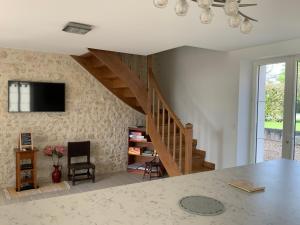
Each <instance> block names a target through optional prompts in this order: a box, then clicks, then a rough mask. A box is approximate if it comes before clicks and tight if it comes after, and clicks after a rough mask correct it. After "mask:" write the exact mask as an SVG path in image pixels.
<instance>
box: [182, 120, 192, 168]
mask: <svg viewBox="0 0 300 225" xmlns="http://www.w3.org/2000/svg"><path fill="white" fill-rule="evenodd" d="M184 133H185V163H184V173H185V174H189V173H191V172H192V157H193V124H190V123H188V124H186V125H185V132H184Z"/></svg>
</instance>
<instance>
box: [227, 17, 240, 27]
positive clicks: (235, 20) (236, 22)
mask: <svg viewBox="0 0 300 225" xmlns="http://www.w3.org/2000/svg"><path fill="white" fill-rule="evenodd" d="M241 22H242V19H241V17H240V15H235V16H230V17H229V19H228V23H229V26H230V27H232V28H236V27H239V26H240V25H241Z"/></svg>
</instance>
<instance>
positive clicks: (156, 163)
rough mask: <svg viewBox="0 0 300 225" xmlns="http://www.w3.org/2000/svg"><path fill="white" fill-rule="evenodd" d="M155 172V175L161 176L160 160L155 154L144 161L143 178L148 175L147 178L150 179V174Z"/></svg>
mask: <svg viewBox="0 0 300 225" xmlns="http://www.w3.org/2000/svg"><path fill="white" fill-rule="evenodd" d="M154 173H155V174H156V176H155V177H161V176H162V171H161V161H160V159H159V157H158V155H157V154H156V155H155V156H154V158H153V159H152V160H151V161H149V162H145V170H144V175H143V179H144V178H145V176H146V175H149V179H150V180H151V179H152V174H154Z"/></svg>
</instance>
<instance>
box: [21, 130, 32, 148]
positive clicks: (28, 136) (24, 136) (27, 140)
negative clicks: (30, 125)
mask: <svg viewBox="0 0 300 225" xmlns="http://www.w3.org/2000/svg"><path fill="white" fill-rule="evenodd" d="M19 149H20V150H22V151H28V150H33V142H32V133H30V132H24V133H20V138H19Z"/></svg>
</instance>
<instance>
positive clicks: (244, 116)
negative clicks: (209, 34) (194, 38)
mask: <svg viewBox="0 0 300 225" xmlns="http://www.w3.org/2000/svg"><path fill="white" fill-rule="evenodd" d="M298 53H300V39H297V40H291V41H285V42H280V43H275V44H270V45H263V46H258V47H253V48H248V49H241V50H237V51H231V52H218V51H211V50H205V49H199V48H192V47H181V48H177V49H173V50H170V51H166V52H162V53H159V54H156V55H155V73H156V76H157V79H158V81H159V83H160V85H161V89H162V91H163V92H164V95H165V97H166V98H167V100H168V101H169V102H170V105H171V107H172V108H173V109H174V111H175V112H176V113H177V114H178V116H179V118H181V119H182V121H183V122H184V123H186V122H191V123H192V124H193V125H194V137H195V138H197V139H198V147H199V148H202V149H204V150H206V151H207V153H208V154H207V160H209V161H213V162H215V163H216V164H217V168H225V167H231V166H236V165H244V164H247V163H249V162H250V146H251V141H250V137H251V129H253V125H252V124H253V121H251V118H252V109H253V101H254V100H253V99H252V96H253V91H254V90H253V87H254V86H253V82H254V81H253V79H254V76H253V74H254V73H253V62H254V61H255V60H259V59H263V58H271V57H277V56H283V55H294V54H298Z"/></svg>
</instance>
